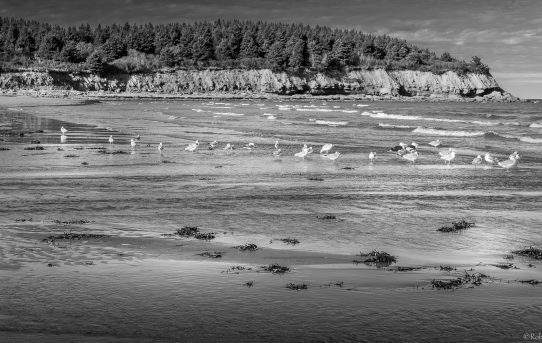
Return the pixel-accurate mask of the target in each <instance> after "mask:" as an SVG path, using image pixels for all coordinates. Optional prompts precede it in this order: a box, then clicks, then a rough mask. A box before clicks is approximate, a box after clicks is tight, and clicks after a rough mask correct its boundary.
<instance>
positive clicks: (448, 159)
mask: <svg viewBox="0 0 542 343" xmlns="http://www.w3.org/2000/svg"><path fill="white" fill-rule="evenodd" d="M440 158H441V159H443V160H444V163H446V162H448V165H451V164H452V161H453V160H454V158H455V150H454V149H451V148H450V151H449V152H448V153H447V154H441V155H440Z"/></svg>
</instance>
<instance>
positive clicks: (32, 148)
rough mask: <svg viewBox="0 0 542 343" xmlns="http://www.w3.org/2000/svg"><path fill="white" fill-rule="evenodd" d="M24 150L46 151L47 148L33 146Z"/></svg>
mask: <svg viewBox="0 0 542 343" xmlns="http://www.w3.org/2000/svg"><path fill="white" fill-rule="evenodd" d="M24 150H45V148H44V147H42V146H31V147H26V148H24Z"/></svg>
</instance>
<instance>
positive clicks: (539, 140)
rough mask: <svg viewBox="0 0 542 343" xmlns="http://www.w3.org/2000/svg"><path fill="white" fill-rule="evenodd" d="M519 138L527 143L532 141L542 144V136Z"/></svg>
mask: <svg viewBox="0 0 542 343" xmlns="http://www.w3.org/2000/svg"><path fill="white" fill-rule="evenodd" d="M519 140H520V141H522V142H525V143H532V144H541V143H542V138H533V137H529V136H526V137H519Z"/></svg>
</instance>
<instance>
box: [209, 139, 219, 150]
mask: <svg viewBox="0 0 542 343" xmlns="http://www.w3.org/2000/svg"><path fill="white" fill-rule="evenodd" d="M217 145H218V142H217V141H212V142H211V143H209V150H214V149H215V148H216V146H217Z"/></svg>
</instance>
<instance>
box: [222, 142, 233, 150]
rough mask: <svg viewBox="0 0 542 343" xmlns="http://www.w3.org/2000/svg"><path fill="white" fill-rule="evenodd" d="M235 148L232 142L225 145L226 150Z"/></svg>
mask: <svg viewBox="0 0 542 343" xmlns="http://www.w3.org/2000/svg"><path fill="white" fill-rule="evenodd" d="M232 150H233V145H231V144H230V143H228V144H226V146H225V147H224V151H232Z"/></svg>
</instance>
